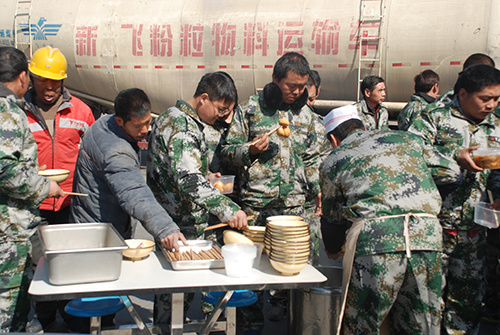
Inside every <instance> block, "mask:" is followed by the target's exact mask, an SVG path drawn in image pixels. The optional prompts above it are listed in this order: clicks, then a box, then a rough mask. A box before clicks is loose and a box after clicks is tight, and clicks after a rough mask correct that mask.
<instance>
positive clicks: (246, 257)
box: [222, 243, 257, 278]
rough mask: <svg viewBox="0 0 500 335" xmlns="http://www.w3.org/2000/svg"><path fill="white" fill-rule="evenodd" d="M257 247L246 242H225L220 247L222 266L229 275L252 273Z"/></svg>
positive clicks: (240, 275)
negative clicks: (222, 258)
mask: <svg viewBox="0 0 500 335" xmlns="http://www.w3.org/2000/svg"><path fill="white" fill-rule="evenodd" d="M256 256H257V247H256V246H255V245H247V244H237V243H233V244H226V245H224V246H223V247H222V257H224V267H225V268H226V274H227V275H228V276H229V277H239V278H241V277H248V276H249V275H250V274H251V273H252V267H253V261H254V259H255V257H256Z"/></svg>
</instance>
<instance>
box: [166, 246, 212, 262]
mask: <svg viewBox="0 0 500 335" xmlns="http://www.w3.org/2000/svg"><path fill="white" fill-rule="evenodd" d="M167 254H168V255H169V256H170V258H171V259H172V260H173V261H195V260H207V259H222V254H221V251H220V249H219V248H217V247H215V246H213V247H212V249H209V250H200V251H194V250H193V249H189V250H187V251H176V252H172V251H170V250H167Z"/></svg>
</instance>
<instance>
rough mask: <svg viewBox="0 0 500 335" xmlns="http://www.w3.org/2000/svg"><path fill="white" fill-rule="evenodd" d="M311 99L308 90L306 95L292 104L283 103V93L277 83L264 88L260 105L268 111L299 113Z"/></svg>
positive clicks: (303, 94) (305, 91)
mask: <svg viewBox="0 0 500 335" xmlns="http://www.w3.org/2000/svg"><path fill="white" fill-rule="evenodd" d="M308 97H309V93H308V92H307V88H306V89H305V90H304V93H302V95H301V96H300V97H299V98H298V99H297V100H295V101H294V102H293V103H291V104H287V103H284V102H283V94H282V93H281V89H280V88H279V86H278V85H276V84H275V83H269V84H267V85H266V86H265V87H264V90H263V91H262V93H261V94H260V96H259V103H260V105H261V108H263V109H268V110H273V111H275V110H277V109H278V110H289V109H290V110H292V111H297V110H301V109H302V107H304V105H305V104H306V103H307V99H308Z"/></svg>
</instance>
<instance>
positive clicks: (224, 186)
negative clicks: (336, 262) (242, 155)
mask: <svg viewBox="0 0 500 335" xmlns="http://www.w3.org/2000/svg"><path fill="white" fill-rule="evenodd" d="M208 179H209V180H210V184H211V185H212V186H213V187H215V188H216V189H218V190H219V191H220V193H222V194H231V193H233V187H234V176H232V175H227V176H220V178H217V177H208Z"/></svg>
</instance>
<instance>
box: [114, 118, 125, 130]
mask: <svg viewBox="0 0 500 335" xmlns="http://www.w3.org/2000/svg"><path fill="white" fill-rule="evenodd" d="M115 121H116V123H117V124H118V126H120V127H123V125H124V124H125V121H123V119H122V118H121V117H120V116H115Z"/></svg>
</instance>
